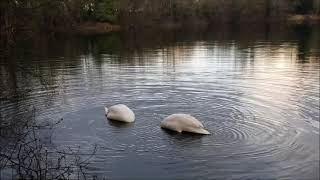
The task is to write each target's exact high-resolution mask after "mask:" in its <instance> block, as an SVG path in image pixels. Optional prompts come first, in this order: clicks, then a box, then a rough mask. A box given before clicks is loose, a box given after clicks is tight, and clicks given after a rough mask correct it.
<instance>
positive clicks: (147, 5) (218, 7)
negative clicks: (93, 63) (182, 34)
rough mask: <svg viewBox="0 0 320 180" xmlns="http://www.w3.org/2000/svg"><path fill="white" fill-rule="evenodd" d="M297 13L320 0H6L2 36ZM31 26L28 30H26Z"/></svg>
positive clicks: (314, 8) (315, 10)
mask: <svg viewBox="0 0 320 180" xmlns="http://www.w3.org/2000/svg"><path fill="white" fill-rule="evenodd" d="M293 14H315V15H319V14H320V0H261V1H256V0H2V1H1V2H0V24H1V27H0V33H1V40H2V41H5V44H8V41H10V40H12V39H13V36H14V35H15V34H16V33H17V32H25V33H24V34H26V35H25V36H32V34H35V32H37V31H39V30H41V31H51V32H54V31H63V30H70V29H72V28H73V27H75V26H76V25H78V24H80V23H82V22H87V21H91V22H92V21H93V22H109V23H113V24H121V26H123V27H126V26H139V25H145V24H148V25H153V24H161V23H176V22H179V23H185V24H194V23H201V22H205V23H212V22H218V23H221V22H224V23H244V22H261V21H279V20H282V19H284V18H286V17H287V16H288V15H293ZM26 32H27V33H26Z"/></svg>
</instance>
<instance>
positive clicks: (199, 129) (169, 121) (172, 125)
mask: <svg viewBox="0 0 320 180" xmlns="http://www.w3.org/2000/svg"><path fill="white" fill-rule="evenodd" d="M160 126H161V128H164V129H169V130H172V131H177V132H179V133H181V132H182V131H185V132H191V133H197V134H210V132H208V131H207V130H205V129H204V127H203V125H202V123H201V122H200V121H198V120H197V119H196V118H194V117H192V116H190V115H188V114H172V115H170V116H168V117H166V118H165V119H164V120H163V121H162V122H161V124H160Z"/></svg>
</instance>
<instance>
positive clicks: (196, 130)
mask: <svg viewBox="0 0 320 180" xmlns="http://www.w3.org/2000/svg"><path fill="white" fill-rule="evenodd" d="M194 132H196V133H199V134H205V135H208V134H211V133H210V132H209V131H207V130H205V129H203V128H200V129H195V130H194Z"/></svg>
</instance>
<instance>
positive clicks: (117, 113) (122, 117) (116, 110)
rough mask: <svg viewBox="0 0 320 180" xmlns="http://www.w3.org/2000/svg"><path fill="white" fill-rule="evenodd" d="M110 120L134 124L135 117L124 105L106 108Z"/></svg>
mask: <svg viewBox="0 0 320 180" xmlns="http://www.w3.org/2000/svg"><path fill="white" fill-rule="evenodd" d="M104 109H105V113H106V116H107V118H108V119H110V120H114V121H120V122H126V123H130V122H134V120H135V115H134V113H133V111H132V110H131V109H130V108H129V107H128V106H126V105H124V104H117V105H114V106H111V107H109V108H107V107H104Z"/></svg>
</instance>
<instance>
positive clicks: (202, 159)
mask: <svg viewBox="0 0 320 180" xmlns="http://www.w3.org/2000/svg"><path fill="white" fill-rule="evenodd" d="M155 36H156V35H155ZM299 36H301V34H298V35H294V36H293V37H292V38H283V39H282V38H281V37H276V39H272V38H270V39H265V38H262V39H261V38H257V39H255V38H253V39H251V40H248V41H245V42H243V41H244V40H238V39H236V38H228V39H221V38H220V39H215V38H211V39H210V38H208V39H206V38H197V37H198V36H197V35H196V38H194V39H192V40H184V39H183V38H178V39H173V40H172V39H171V40H170V42H167V43H164V44H156V43H155V45H149V44H147V45H141V46H140V45H139V43H143V42H139V40H137V42H136V41H134V43H133V44H134V45H133V46H134V47H135V46H139V48H128V47H126V40H125V39H120V40H115V41H114V40H113V39H111V43H110V42H109V41H110V39H109V38H110V37H111V35H109V36H107V37H104V36H98V37H86V38H82V37H79V38H77V41H76V42H78V39H80V41H81V43H82V44H84V45H83V46H84V47H85V48H83V47H82V46H81V48H80V50H79V49H78V48H68V46H70V44H71V46H75V45H74V44H77V43H69V44H67V43H66V42H65V41H62V42H59V43H60V44H59V43H56V44H54V45H51V46H52V47H50V48H51V49H50V48H49V50H47V51H49V52H47V51H45V52H42V54H41V55H34V56H32V57H29V56H27V57H28V59H27V60H26V58H25V56H23V55H21V57H18V58H17V59H18V61H17V62H16V64H17V67H16V66H15V65H12V64H11V63H7V64H6V63H5V64H4V66H0V67H1V71H0V72H1V76H0V79H1V80H2V85H4V86H6V87H7V91H3V92H2V93H3V94H2V95H4V96H8V97H9V96H12V97H13V98H14V100H3V101H2V103H1V113H2V117H3V118H9V117H11V116H14V115H16V114H19V113H22V112H23V111H25V109H28V108H31V107H35V108H36V109H37V113H36V117H37V118H38V119H39V120H43V119H46V120H48V119H49V120H52V121H54V120H57V119H60V118H63V121H62V122H61V124H59V126H58V128H57V129H55V130H54V131H52V132H49V133H48V134H49V135H48V136H52V143H53V144H54V146H71V147H77V146H80V148H81V150H82V152H87V153H90V152H91V151H92V148H93V146H94V145H97V148H98V149H97V152H96V154H95V155H94V156H93V158H92V159H91V163H90V165H89V167H88V170H87V171H88V173H90V174H92V175H96V176H98V177H100V178H111V179H114V178H124V179H134V178H136V179H137V178H142V177H143V178H160V179H163V178H174V179H176V178H179V179H185V178H190V179H194V178H198V179H207V178H209V179H217V178H223V179H224V178H226V179H249V178H251V179H278V178H284V179H287V178H288V179H318V178H319V171H318V170H319V69H320V60H319V56H320V47H319V43H317V42H319V41H317V40H318V39H319V36H317V37H316V38H314V37H310V36H308V37H302V38H299ZM303 38H306V39H308V38H309V40H310V41H311V42H310V41H309V40H306V41H301V39H303ZM317 38H318V39H317ZM312 40H313V42H312ZM131 41H132V40H131ZM131 41H130V42H131ZM119 42H120V43H121V45H119V44H118V43H119ZM314 42H315V43H314ZM108 43H109V44H108ZM61 44H62V45H61ZM106 44H108V45H106ZM110 44H111V46H110ZM123 44H124V45H123ZM310 44H311V45H310ZM39 46H42V45H39ZM59 46H61V48H59ZM131 46H132V45H131ZM110 47H111V48H110ZM113 47H116V48H114V49H113ZM83 49H85V50H83ZM63 51H66V52H63ZM70 51H72V53H70ZM8 64H9V65H8ZM12 66H14V67H12ZM21 67H24V68H21ZM28 71H31V72H33V73H30V72H28ZM12 79H14V80H12ZM19 93H24V94H26V95H25V96H24V97H20V96H19ZM117 103H123V104H126V105H128V106H129V107H130V108H132V110H133V111H134V112H135V114H136V122H134V123H133V124H128V125H125V124H118V123H114V122H111V121H108V120H107V119H106V117H105V115H104V109H103V107H104V106H110V105H113V104H117ZM179 112H180V113H188V114H192V115H193V116H195V117H196V118H198V119H199V120H200V121H201V122H203V124H204V126H205V127H206V128H207V129H208V130H209V131H210V132H211V135H208V136H194V135H191V134H176V133H172V132H167V131H164V130H162V129H161V128H160V127H159V124H160V122H161V121H162V119H163V118H164V117H166V116H168V115H170V114H172V113H179ZM44 136H46V135H45V134H44Z"/></svg>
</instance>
